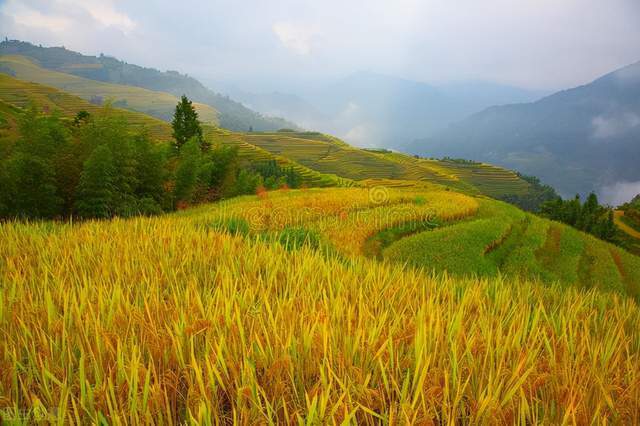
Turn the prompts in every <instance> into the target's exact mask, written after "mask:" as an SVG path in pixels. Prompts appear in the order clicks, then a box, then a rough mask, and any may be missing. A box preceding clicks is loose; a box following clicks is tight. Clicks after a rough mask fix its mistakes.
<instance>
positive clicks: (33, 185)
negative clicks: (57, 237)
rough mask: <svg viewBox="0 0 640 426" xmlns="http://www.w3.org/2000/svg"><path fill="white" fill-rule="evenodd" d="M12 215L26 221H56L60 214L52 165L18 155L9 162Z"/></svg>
mask: <svg viewBox="0 0 640 426" xmlns="http://www.w3.org/2000/svg"><path fill="white" fill-rule="evenodd" d="M8 180H9V181H10V183H9V187H10V188H13V189H14V191H12V194H11V195H10V201H11V205H10V206H9V210H10V214H12V215H13V216H18V217H26V218H53V217H55V216H57V215H59V214H61V212H62V211H61V207H62V199H61V198H60V197H59V196H58V194H57V188H56V179H55V172H54V169H53V167H52V166H51V164H50V162H48V161H46V160H45V159H42V158H40V157H37V156H34V155H29V154H28V153H24V152H18V153H16V154H15V155H14V156H12V158H11V160H10V162H9V177H8Z"/></svg>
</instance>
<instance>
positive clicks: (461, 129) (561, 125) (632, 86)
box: [407, 63, 640, 205]
mask: <svg viewBox="0 0 640 426" xmlns="http://www.w3.org/2000/svg"><path fill="white" fill-rule="evenodd" d="M639 140H640V63H636V64H633V65H630V66H628V67H625V68H622V69H620V70H617V71H615V72H612V73H610V74H607V75H605V76H603V77H601V78H599V79H597V80H595V81H594V82H592V83H590V84H587V85H584V86H581V87H577V88H574V89H571V90H565V91H562V92H559V93H556V94H554V95H551V96H548V97H546V98H544V99H541V100H539V101H537V102H534V103H524V104H517V105H505V106H499V107H492V108H489V109H487V110H485V111H483V112H481V113H478V114H475V115H473V116H471V117H469V118H467V119H465V120H462V121H461V122H459V123H456V124H455V125H452V126H450V128H449V129H447V130H444V131H443V132H441V133H438V134H437V135H435V136H433V137H431V138H428V139H425V140H421V141H416V142H415V143H413V144H412V145H411V146H410V147H408V148H407V149H408V150H409V151H410V152H415V153H429V155H449V156H458V157H464V158H474V159H478V160H482V161H487V162H491V163H494V164H498V165H501V166H505V167H509V168H513V169H517V170H519V171H521V172H523V173H526V174H531V175H535V176H538V177H540V178H541V179H542V180H543V181H544V182H546V183H548V184H550V185H552V186H554V187H555V188H557V189H558V190H559V191H560V192H561V193H562V194H563V195H565V196H572V195H573V194H575V193H581V194H584V193H587V192H589V191H596V192H598V194H599V195H600V198H602V199H604V200H605V201H607V202H610V203H612V204H614V205H615V204H620V203H621V202H624V201H627V200H623V199H619V198H618V197H616V194H615V193H616V189H617V187H616V185H617V184H621V183H634V182H639V181H640V167H638V164H637V160H638V158H640V143H638V141H639ZM636 192H637V191H636Z"/></svg>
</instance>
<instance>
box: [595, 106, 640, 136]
mask: <svg viewBox="0 0 640 426" xmlns="http://www.w3.org/2000/svg"><path fill="white" fill-rule="evenodd" d="M591 125H592V126H593V137H594V138H595V139H608V138H613V137H616V136H619V135H621V134H624V133H626V132H628V131H629V130H631V129H633V128H635V127H638V126H640V115H638V114H637V113H635V112H624V113H620V114H615V115H599V116H597V117H594V118H593V120H592V121H591Z"/></svg>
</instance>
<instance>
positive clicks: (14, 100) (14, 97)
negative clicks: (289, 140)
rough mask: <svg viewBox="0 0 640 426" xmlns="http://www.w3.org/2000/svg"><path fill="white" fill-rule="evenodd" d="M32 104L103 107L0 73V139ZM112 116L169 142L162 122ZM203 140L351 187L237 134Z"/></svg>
mask: <svg viewBox="0 0 640 426" xmlns="http://www.w3.org/2000/svg"><path fill="white" fill-rule="evenodd" d="M31 103H34V104H35V105H37V106H38V108H40V109H43V110H45V112H54V111H58V112H60V113H61V114H63V115H64V116H67V117H73V116H75V114H77V113H78V111H81V110H84V111H88V112H89V113H93V114H95V113H100V112H101V111H102V110H103V107H101V106H98V105H94V104H92V103H90V102H87V101H85V100H84V99H81V98H79V97H77V96H74V95H71V94H69V93H66V92H62V91H60V90H57V89H55V88H52V87H48V86H44V85H41V84H36V83H31V82H26V81H22V80H18V79H16V78H13V77H10V76H8V75H6V74H2V73H0V138H12V139H15V138H16V137H17V116H18V115H19V114H20V113H21V110H22V109H23V108H26V107H28V106H29V105H30V104H31ZM113 111H114V112H115V113H116V114H120V115H121V116H123V117H124V118H125V119H126V120H127V121H128V122H129V124H130V125H131V126H132V127H133V128H134V129H137V130H142V129H147V130H148V131H149V133H150V134H151V136H152V137H153V138H155V139H157V140H161V141H169V140H170V139H171V126H170V125H169V124H168V123H166V122H165V121H162V120H159V119H156V118H153V117H150V116H148V115H146V114H142V113H139V112H135V111H130V110H123V109H119V108H114V109H113ZM205 134H206V137H207V138H209V139H211V140H212V141H214V142H220V143H225V144H229V145H236V146H238V152H239V156H240V159H241V160H243V161H244V162H245V164H247V163H251V162H257V161H270V160H276V161H277V162H278V164H280V166H282V167H293V169H294V170H296V171H297V172H298V173H299V174H300V175H301V176H302V178H303V182H304V183H305V184H306V185H308V186H320V187H325V186H336V185H339V186H351V185H353V182H352V181H351V180H350V179H345V178H341V177H338V176H333V175H327V174H323V173H320V172H318V171H316V170H312V169H309V168H308V167H305V166H303V165H301V164H298V163H296V162H295V161H292V160H291V159H289V158H287V157H283V156H278V155H273V154H271V153H270V152H268V151H265V150H263V149H261V148H259V147H256V146H253V145H251V144H249V143H247V142H246V141H245V140H244V139H243V137H242V135H241V134H238V133H233V132H229V131H226V130H224V129H220V128H217V127H213V126H205Z"/></svg>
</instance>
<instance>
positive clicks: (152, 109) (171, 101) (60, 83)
mask: <svg viewBox="0 0 640 426" xmlns="http://www.w3.org/2000/svg"><path fill="white" fill-rule="evenodd" d="M0 65H2V66H3V67H5V68H8V69H10V70H12V71H13V72H14V73H15V77H16V78H19V79H20V80H25V81H31V82H35V83H39V84H42V85H45V86H51V87H55V88H57V89H59V90H62V91H64V92H67V93H69V94H72V95H75V96H78V97H80V98H82V99H84V100H86V101H90V100H91V99H94V98H95V97H99V98H101V99H102V100H104V101H108V100H111V101H112V102H113V103H114V104H115V105H116V106H119V107H121V108H125V109H129V110H133V111H138V112H142V113H144V114H148V115H151V116H153V117H156V118H159V119H161V120H165V121H169V120H171V117H172V116H173V113H174V111H175V107H176V104H177V103H178V98H176V97H175V96H173V95H170V94H168V93H164V92H155V91H152V90H147V89H142V88H139V87H133V86H124V85H119V84H111V83H104V82H100V81H95V80H89V79H86V78H82V77H77V76H74V75H71V74H65V73H61V72H57V71H52V70H48V69H45V68H42V67H40V66H38V65H36V64H35V63H34V62H33V61H32V60H30V59H28V58H26V57H24V56H17V55H15V56H14V55H3V56H0ZM194 106H195V107H196V110H197V111H198V115H199V116H200V120H202V121H203V122H204V123H209V124H216V123H218V113H217V111H216V110H215V109H214V108H213V107H211V106H209V105H204V104H198V103H194Z"/></svg>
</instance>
